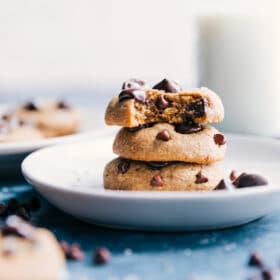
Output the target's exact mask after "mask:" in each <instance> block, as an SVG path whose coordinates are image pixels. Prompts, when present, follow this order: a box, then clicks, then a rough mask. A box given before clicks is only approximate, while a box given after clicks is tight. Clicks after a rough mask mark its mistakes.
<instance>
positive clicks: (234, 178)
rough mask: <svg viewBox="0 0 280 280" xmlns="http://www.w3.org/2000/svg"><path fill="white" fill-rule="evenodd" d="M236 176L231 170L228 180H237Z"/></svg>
mask: <svg viewBox="0 0 280 280" xmlns="http://www.w3.org/2000/svg"><path fill="white" fill-rule="evenodd" d="M237 177H238V176H237V174H236V171H235V170H232V171H231V172H230V174H229V179H230V180H231V181H232V182H233V181H234V180H236V178H237Z"/></svg>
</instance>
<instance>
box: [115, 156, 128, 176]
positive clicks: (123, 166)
mask: <svg viewBox="0 0 280 280" xmlns="http://www.w3.org/2000/svg"><path fill="white" fill-rule="evenodd" d="M129 166H130V160H128V159H124V158H122V159H121V160H120V162H119V164H118V172H119V173H121V174H125V173H126V172H127V171H128V169H129Z"/></svg>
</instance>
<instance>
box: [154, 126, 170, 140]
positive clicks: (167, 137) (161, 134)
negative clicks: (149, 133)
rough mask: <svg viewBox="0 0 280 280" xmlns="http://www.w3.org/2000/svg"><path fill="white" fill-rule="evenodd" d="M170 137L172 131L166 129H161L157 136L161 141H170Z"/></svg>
mask: <svg viewBox="0 0 280 280" xmlns="http://www.w3.org/2000/svg"><path fill="white" fill-rule="evenodd" d="M170 138H171V136H170V133H169V132H168V130H166V129H164V130H162V131H160V132H159V133H158V134H157V136H156V139H157V140H161V141H168V140H170Z"/></svg>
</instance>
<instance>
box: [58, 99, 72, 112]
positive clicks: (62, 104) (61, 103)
mask: <svg viewBox="0 0 280 280" xmlns="http://www.w3.org/2000/svg"><path fill="white" fill-rule="evenodd" d="M57 108H58V109H61V110H69V109H70V108H71V106H70V105H69V104H68V103H67V102H66V101H64V100H60V101H58V102H57Z"/></svg>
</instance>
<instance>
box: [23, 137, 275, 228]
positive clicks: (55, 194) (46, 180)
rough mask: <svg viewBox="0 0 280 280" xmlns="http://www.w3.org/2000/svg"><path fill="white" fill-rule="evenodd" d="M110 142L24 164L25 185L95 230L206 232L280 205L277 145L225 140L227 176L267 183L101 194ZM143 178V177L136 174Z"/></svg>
mask: <svg viewBox="0 0 280 280" xmlns="http://www.w3.org/2000/svg"><path fill="white" fill-rule="evenodd" d="M112 140H113V138H112V137H107V138H104V137H103V138H99V139H92V140H91V141H90V142H86V141H84V142H79V143H75V144H67V145H61V146H56V147H49V148H46V149H43V150H40V151H37V152H35V153H33V154H31V155H29V156H28V157H27V158H26V159H25V160H24V162H23V164H22V171H23V174H24V176H25V178H26V179H27V181H28V182H29V183H30V184H32V185H33V186H34V187H35V188H36V189H37V190H38V191H39V192H40V193H41V194H42V195H43V196H44V197H46V198H47V199H48V200H49V201H50V202H51V203H53V204H54V205H55V206H57V207H58V208H60V209H61V210H62V211H65V212H66V213H69V214H71V215H73V216H75V217H77V218H78V219H81V220H83V221H86V222H89V223H94V224H98V225H103V226H108V227H115V228H124V229H140V230H156V231H161V230H164V231H177V230H206V229H217V228H225V227H231V226H236V225H240V224H244V223H247V222H250V221H252V220H255V219H257V218H260V217H262V216H264V215H266V214H267V213H269V212H271V211H273V210H275V209H276V208H277V207H279V205H280V203H279V202H280V172H279V167H280V156H279V155H280V141H279V142H278V141H277V140H271V139H263V138H254V137H247V136H238V135H229V136H228V146H229V148H228V153H227V159H226V161H225V169H226V171H225V173H226V174H228V173H229V172H230V170H232V169H237V170H240V171H247V172H254V173H259V174H261V175H263V176H265V177H266V178H267V179H268V180H269V182H270V184H269V185H268V186H263V187H253V188H246V189H239V190H234V191H228V190H226V191H212V192H203V193H202V192H200V193H197V192H145V191H143V192H126V191H110V190H104V189H103V185H102V173H103V168H104V165H105V164H106V162H107V161H109V160H110V159H112V158H113V157H114V155H113V154H112V153H111V149H112ZM139 176H141V174H139Z"/></svg>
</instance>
